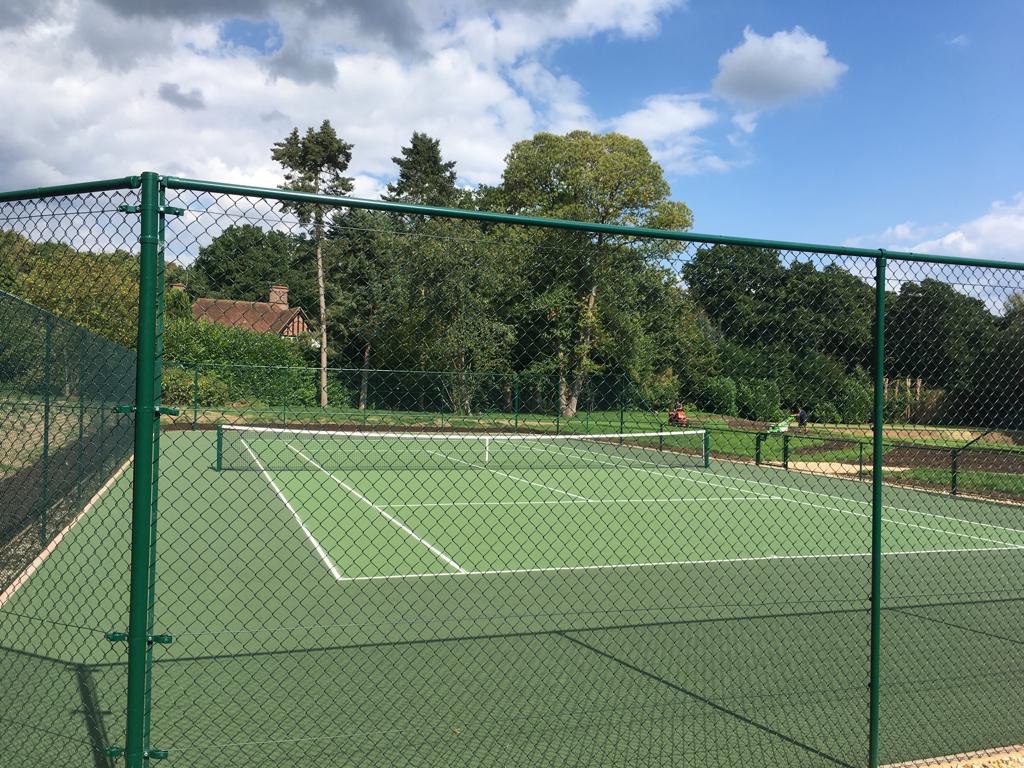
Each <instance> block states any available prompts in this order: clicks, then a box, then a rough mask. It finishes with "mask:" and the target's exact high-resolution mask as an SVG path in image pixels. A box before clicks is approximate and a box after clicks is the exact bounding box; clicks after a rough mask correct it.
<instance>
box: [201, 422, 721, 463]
mask: <svg viewBox="0 0 1024 768" xmlns="http://www.w3.org/2000/svg"><path fill="white" fill-rule="evenodd" d="M216 451H217V453H216V468H217V469H218V470H249V471H262V470H314V471H315V470H317V469H318V468H319V469H328V470H378V471H384V470H415V469H430V470H432V469H443V470H473V469H492V470H500V469H548V468H552V469H555V468H574V467H579V468H593V469H611V468H622V469H628V468H631V467H632V468H636V469H640V468H644V467H650V466H652V465H655V466H662V467H695V466H698V467H706V466H707V465H708V463H709V461H710V441H709V436H708V433H707V432H706V431H705V430H701V429H694V430H679V431H672V432H633V433H621V434H620V433H615V434H603V435H580V434H560V435H555V434H537V433H531V434H506V433H477V432H446V433H437V432H383V431H382V432H373V431H370V432H360V431H343V430H329V429H293V428H281V427H255V426H240V425H220V426H218V427H217V449H216Z"/></svg>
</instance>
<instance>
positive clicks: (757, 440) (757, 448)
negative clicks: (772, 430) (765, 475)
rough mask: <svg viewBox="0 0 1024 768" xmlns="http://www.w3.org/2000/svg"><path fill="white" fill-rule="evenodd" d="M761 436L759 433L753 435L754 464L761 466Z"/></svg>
mask: <svg viewBox="0 0 1024 768" xmlns="http://www.w3.org/2000/svg"><path fill="white" fill-rule="evenodd" d="M762 439H763V436H762V435H761V433H760V432H758V433H757V434H756V435H754V464H756V465H757V466H759V467H760V466H761V442H762Z"/></svg>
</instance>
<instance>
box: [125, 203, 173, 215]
mask: <svg viewBox="0 0 1024 768" xmlns="http://www.w3.org/2000/svg"><path fill="white" fill-rule="evenodd" d="M117 210H119V211H120V212H121V213H142V206H141V205H127V204H126V205H119V206H117ZM157 213H162V214H163V215H165V216H184V215H185V209H184V208H175V207H174V206H171V205H161V206H158V207H157Z"/></svg>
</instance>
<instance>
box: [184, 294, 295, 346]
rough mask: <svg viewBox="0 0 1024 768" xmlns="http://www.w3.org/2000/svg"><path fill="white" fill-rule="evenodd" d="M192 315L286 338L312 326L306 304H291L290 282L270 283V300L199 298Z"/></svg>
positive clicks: (198, 318)
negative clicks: (304, 306) (293, 305)
mask: <svg viewBox="0 0 1024 768" xmlns="http://www.w3.org/2000/svg"><path fill="white" fill-rule="evenodd" d="M172 287H176V286H172ZM192 316H193V317H194V318H195V319H196V320H207V321H209V322H211V323H217V324H218V325H228V326H231V327H234V328H245V329H246V330H249V331H256V332H257V333H274V334H277V335H278V336H284V337H286V338H298V337H300V336H304V335H305V334H308V333H309V332H310V331H311V330H312V329H311V327H310V324H309V320H308V319H307V318H306V314H305V313H304V312H303V311H302V308H301V307H289V306H288V286H287V285H272V286H270V295H269V296H268V300H267V301H236V300H234V299H196V300H195V302H194V303H193V304H192Z"/></svg>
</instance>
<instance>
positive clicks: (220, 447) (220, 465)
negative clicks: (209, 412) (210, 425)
mask: <svg viewBox="0 0 1024 768" xmlns="http://www.w3.org/2000/svg"><path fill="white" fill-rule="evenodd" d="M215 462H216V463H215V466H214V469H216V470H217V471H218V472H221V471H223V469H224V425H223V424H218V425H217V451H216V459H215Z"/></svg>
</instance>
